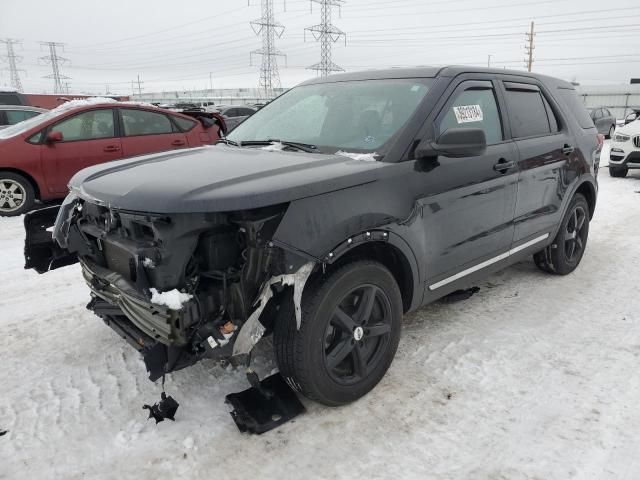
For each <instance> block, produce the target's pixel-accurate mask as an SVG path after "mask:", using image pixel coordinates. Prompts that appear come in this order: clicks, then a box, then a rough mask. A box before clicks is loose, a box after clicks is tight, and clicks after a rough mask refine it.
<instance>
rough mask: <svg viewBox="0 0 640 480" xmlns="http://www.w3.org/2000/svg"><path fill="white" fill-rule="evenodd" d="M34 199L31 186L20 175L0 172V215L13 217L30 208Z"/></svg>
mask: <svg viewBox="0 0 640 480" xmlns="http://www.w3.org/2000/svg"><path fill="white" fill-rule="evenodd" d="M34 201H35V193H34V190H33V186H32V185H31V183H30V182H29V180H27V179H26V178H24V177H23V176H22V175H18V174H17V173H12V172H0V216H1V217H15V216H17V215H22V214H23V213H26V212H27V211H29V209H31V207H32V206H33V202H34Z"/></svg>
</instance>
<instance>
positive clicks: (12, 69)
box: [0, 38, 26, 92]
mask: <svg viewBox="0 0 640 480" xmlns="http://www.w3.org/2000/svg"><path fill="white" fill-rule="evenodd" d="M0 43H4V44H5V45H6V47H7V54H6V55H3V56H2V57H0V58H2V60H3V61H6V62H7V63H9V68H8V70H9V76H10V77H11V88H14V89H16V90H17V91H18V92H22V82H21V81H20V75H18V72H24V70H22V69H19V68H18V66H17V65H18V63H19V62H21V61H22V57H19V56H17V55H16V53H15V51H14V50H13V46H14V45H20V44H21V43H22V42H20V41H18V40H14V39H12V38H5V39H4V40H0ZM3 70H7V69H3ZM25 73H26V72H25Z"/></svg>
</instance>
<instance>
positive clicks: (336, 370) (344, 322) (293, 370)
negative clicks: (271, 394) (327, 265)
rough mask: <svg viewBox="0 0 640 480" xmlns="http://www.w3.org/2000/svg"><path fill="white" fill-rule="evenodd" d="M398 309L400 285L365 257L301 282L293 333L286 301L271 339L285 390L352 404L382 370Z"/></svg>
mask: <svg viewBox="0 0 640 480" xmlns="http://www.w3.org/2000/svg"><path fill="white" fill-rule="evenodd" d="M366 299H371V302H368V303H365V302H366ZM365 305H369V306H370V307H371V308H369V309H367V308H364V306H365ZM338 307H339V308H338ZM367 311H368V312H369V315H368V316H367ZM402 313H403V311H402V297H401V295H400V289H399V288H398V284H397V283H396V281H395V279H394V277H393V275H392V274H391V272H389V270H387V269H386V268H385V267H384V266H382V265H381V264H379V263H377V262H373V261H368V260H363V261H356V262H352V263H348V264H346V265H343V266H342V267H340V268H338V269H336V270H335V271H333V272H332V273H329V274H328V275H327V276H326V277H321V278H319V279H317V280H316V281H315V282H313V283H310V284H308V290H307V291H305V293H304V295H303V299H302V322H301V325H300V329H299V330H298V329H297V328H296V319H295V315H294V309H293V302H292V301H285V302H283V304H282V308H281V309H280V314H279V316H278V318H277V319H276V324H275V328H274V338H273V341H274V349H275V353H276V360H277V362H278V366H279V368H280V373H281V374H282V376H283V377H284V378H285V380H286V381H287V383H288V384H289V385H290V386H291V387H292V388H294V389H295V390H297V391H299V392H301V393H302V394H303V395H305V396H306V397H308V398H310V399H312V400H315V401H317V402H319V403H322V404H324V405H328V406H332V407H335V406H339V405H345V404H347V403H350V402H353V401H354V400H357V399H358V398H360V397H362V396H363V395H365V394H366V393H368V392H369V391H370V390H371V389H372V388H373V387H375V386H376V385H377V384H378V382H379V381H380V380H381V379H382V377H383V376H384V374H385V373H386V372H387V370H388V369H389V366H390V365H391V362H392V360H393V357H394V355H395V353H396V350H397V348H398V342H399V340H400V330H401V322H402Z"/></svg>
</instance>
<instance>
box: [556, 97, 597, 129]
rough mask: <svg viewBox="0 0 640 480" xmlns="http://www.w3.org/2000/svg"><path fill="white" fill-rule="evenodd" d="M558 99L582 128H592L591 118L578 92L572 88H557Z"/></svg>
mask: <svg viewBox="0 0 640 480" xmlns="http://www.w3.org/2000/svg"><path fill="white" fill-rule="evenodd" d="M558 92H559V94H560V100H561V101H562V103H563V104H564V105H565V106H566V107H567V109H568V110H569V111H570V112H571V115H573V118H575V119H576V121H577V122H578V125H580V126H581V127H582V128H594V125H593V120H591V116H590V115H589V112H588V111H587V109H586V107H585V106H584V103H582V100H580V97H579V96H578V92H576V91H575V90H574V89H572V88H558Z"/></svg>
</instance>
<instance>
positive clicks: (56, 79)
mask: <svg viewBox="0 0 640 480" xmlns="http://www.w3.org/2000/svg"><path fill="white" fill-rule="evenodd" d="M40 45H41V46H45V47H48V48H49V55H48V56H44V57H40V60H41V61H43V62H45V63H49V64H50V65H51V69H52V73H51V74H50V75H46V76H45V77H43V78H52V79H53V93H65V86H64V85H63V84H62V80H70V77H67V76H65V75H62V74H61V73H60V64H63V63H66V62H68V61H69V59H67V58H64V57H61V56H59V55H58V52H57V48H58V47H62V48H63V49H64V43H58V42H40ZM68 89H69V83H67V84H66V90H67V91H68Z"/></svg>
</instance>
